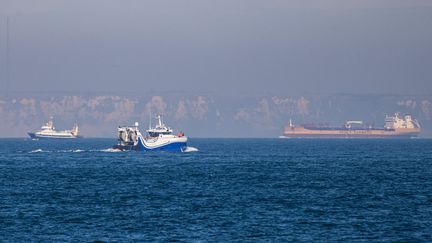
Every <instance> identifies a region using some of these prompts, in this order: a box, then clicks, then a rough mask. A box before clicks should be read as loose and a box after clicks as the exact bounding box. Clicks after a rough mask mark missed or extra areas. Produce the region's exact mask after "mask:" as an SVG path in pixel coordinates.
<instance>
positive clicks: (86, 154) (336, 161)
mask: <svg viewBox="0 0 432 243" xmlns="http://www.w3.org/2000/svg"><path fill="white" fill-rule="evenodd" d="M115 143H116V140H115V139H76V140H39V141H33V140H30V139H24V138H22V139H0V242H160V241H162V242H167V241H168V242H293V241H294V242H370V241H373V242H388V241H390V242H432V140H430V139H405V140H403V139H402V140H398V139H394V140H384V139H383V140H381V139H377V140H369V139H359V140H356V139H352V140H350V139H335V140H326V139H318V140H314V139H306V140H302V139H204V138H202V139H195V138H191V139H190V141H189V146H192V147H195V148H197V149H198V151H195V152H190V153H169V152H136V151H129V152H118V151H116V150H113V149H111V147H112V145H114V144H115Z"/></svg>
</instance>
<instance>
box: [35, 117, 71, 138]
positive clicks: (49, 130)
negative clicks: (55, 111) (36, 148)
mask: <svg viewBox="0 0 432 243" xmlns="http://www.w3.org/2000/svg"><path fill="white" fill-rule="evenodd" d="M27 134H28V135H29V136H30V137H31V138H32V139H41V138H69V139H70V138H78V137H79V135H78V124H75V125H74V126H73V128H72V129H71V130H63V131H56V130H55V127H54V123H53V118H52V117H51V118H50V120H49V121H48V122H47V123H45V125H43V126H42V127H41V130H39V131H37V132H28V133H27Z"/></svg>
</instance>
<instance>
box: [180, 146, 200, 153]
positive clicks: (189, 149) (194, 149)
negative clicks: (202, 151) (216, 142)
mask: <svg viewBox="0 0 432 243" xmlns="http://www.w3.org/2000/svg"><path fill="white" fill-rule="evenodd" d="M198 151H199V150H198V149H197V148H195V147H186V148H185V149H183V150H182V152H183V153H191V152H198Z"/></svg>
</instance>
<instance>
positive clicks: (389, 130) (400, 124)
mask: <svg viewBox="0 0 432 243" xmlns="http://www.w3.org/2000/svg"><path fill="white" fill-rule="evenodd" d="M420 131H421V129H420V124H419V122H418V121H417V120H415V119H413V118H412V117H411V116H410V115H405V116H404V117H403V118H401V117H400V116H399V114H398V113H396V114H395V115H394V116H386V118H385V125H384V127H383V128H376V127H372V126H366V125H364V123H363V121H348V122H346V123H345V125H344V126H341V127H331V126H315V125H302V126H299V127H296V126H295V125H293V123H292V121H291V120H290V123H289V124H288V125H287V126H286V127H285V129H284V133H283V136H281V137H283V138H411V137H417V136H418V135H419V134H420Z"/></svg>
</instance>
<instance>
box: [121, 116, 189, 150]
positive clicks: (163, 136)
mask: <svg viewBox="0 0 432 243" xmlns="http://www.w3.org/2000/svg"><path fill="white" fill-rule="evenodd" d="M156 119H157V120H158V123H157V124H156V126H155V127H154V128H152V127H151V120H150V125H149V129H148V130H146V132H147V134H148V135H147V136H143V135H142V134H141V132H140V130H139V128H138V122H136V123H135V126H132V127H127V126H126V127H119V128H118V129H117V131H118V144H117V145H115V146H114V147H113V148H114V149H120V150H139V151H149V150H158V151H171V152H185V151H186V150H187V149H188V147H187V140H188V138H187V137H186V136H185V135H184V134H183V133H182V132H179V133H178V134H177V135H174V134H172V132H173V130H172V129H171V128H169V127H167V126H165V124H164V123H163V122H162V118H161V116H160V115H159V116H157V117H156Z"/></svg>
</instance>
